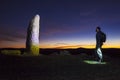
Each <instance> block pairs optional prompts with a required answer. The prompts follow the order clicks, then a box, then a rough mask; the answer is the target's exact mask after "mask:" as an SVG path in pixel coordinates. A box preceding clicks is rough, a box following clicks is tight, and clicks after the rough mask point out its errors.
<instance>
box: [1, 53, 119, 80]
mask: <svg viewBox="0 0 120 80" xmlns="http://www.w3.org/2000/svg"><path fill="white" fill-rule="evenodd" d="M84 59H85V58H83V56H80V55H65V56H63V55H62V56H61V55H49V56H47V55H42V56H38V57H18V56H17V57H16V56H5V55H1V56H0V80H119V79H120V62H119V59H113V58H108V57H106V58H105V61H106V62H107V64H105V65H102V64H95V65H91V64H86V63H84V62H83V60H84Z"/></svg>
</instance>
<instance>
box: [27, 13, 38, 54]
mask: <svg viewBox="0 0 120 80" xmlns="http://www.w3.org/2000/svg"><path fill="white" fill-rule="evenodd" d="M39 20H40V17H39V15H36V16H34V17H33V19H32V20H31V21H30V23H29V26H28V29H27V40H26V49H27V53H29V54H33V55H39Z"/></svg>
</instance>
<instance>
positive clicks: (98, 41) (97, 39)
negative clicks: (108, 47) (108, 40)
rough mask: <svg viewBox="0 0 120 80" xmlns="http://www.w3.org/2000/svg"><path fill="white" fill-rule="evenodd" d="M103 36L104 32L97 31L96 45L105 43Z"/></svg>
mask: <svg viewBox="0 0 120 80" xmlns="http://www.w3.org/2000/svg"><path fill="white" fill-rule="evenodd" d="M101 38H102V32H101V31H99V32H97V33H96V45H97V46H99V47H101V46H102V44H103V42H102V41H101V40H102V39H101Z"/></svg>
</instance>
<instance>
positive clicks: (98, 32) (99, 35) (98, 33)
mask: <svg viewBox="0 0 120 80" xmlns="http://www.w3.org/2000/svg"><path fill="white" fill-rule="evenodd" d="M102 45H103V41H102V31H101V28H100V27H99V26H97V27H96V49H95V53H96V56H97V60H98V61H99V62H100V63H101V61H102V60H103V55H102V51H101V49H102Z"/></svg>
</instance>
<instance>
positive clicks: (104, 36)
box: [101, 32, 106, 42]
mask: <svg viewBox="0 0 120 80" xmlns="http://www.w3.org/2000/svg"><path fill="white" fill-rule="evenodd" d="M101 33H102V38H101V41H102V42H106V34H105V33H104V32H101Z"/></svg>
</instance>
